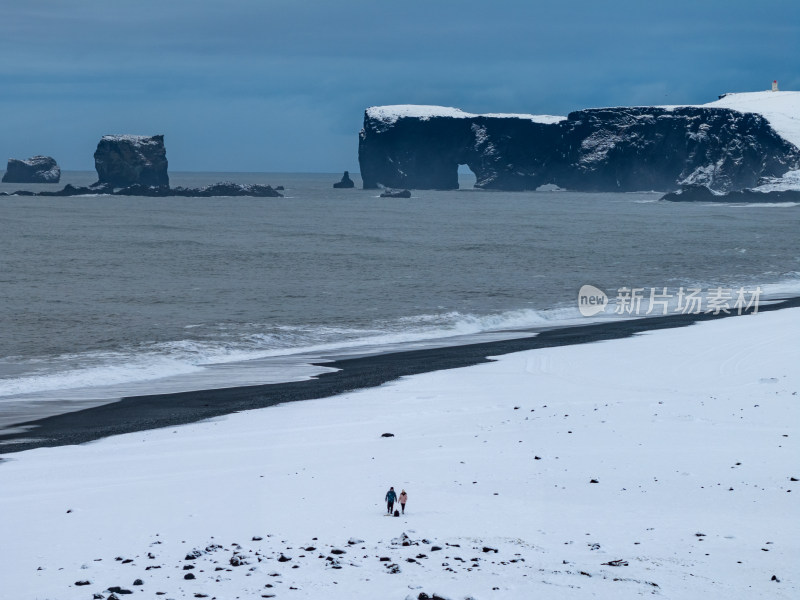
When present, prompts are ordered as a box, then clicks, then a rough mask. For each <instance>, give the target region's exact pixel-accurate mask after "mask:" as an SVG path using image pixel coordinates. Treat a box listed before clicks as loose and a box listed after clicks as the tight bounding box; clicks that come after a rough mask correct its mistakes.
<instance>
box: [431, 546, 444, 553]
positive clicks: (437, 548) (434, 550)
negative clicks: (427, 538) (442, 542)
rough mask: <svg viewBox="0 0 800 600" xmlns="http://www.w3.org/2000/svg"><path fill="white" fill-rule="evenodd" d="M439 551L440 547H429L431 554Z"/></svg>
mask: <svg viewBox="0 0 800 600" xmlns="http://www.w3.org/2000/svg"><path fill="white" fill-rule="evenodd" d="M441 549H442V547H441V546H431V552H438V551H439V550H441Z"/></svg>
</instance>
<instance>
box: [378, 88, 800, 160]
mask: <svg viewBox="0 0 800 600" xmlns="http://www.w3.org/2000/svg"><path fill="white" fill-rule="evenodd" d="M681 106H704V107H709V108H730V109H733V110H738V111H740V112H744V113H758V114H760V115H762V116H763V117H764V118H765V119H767V121H769V123H770V125H772V128H773V129H774V130H775V131H776V132H777V133H778V134H779V135H781V136H782V137H783V138H785V139H786V140H788V141H789V142H791V143H792V144H794V145H795V146H797V147H798V148H800V92H773V91H764V92H744V93H737V94H727V95H726V96H725V97H724V98H721V99H719V100H715V101H714V102H709V103H707V104H686V105H678V106H661V107H658V108H666V109H674V108H680V107H681ZM367 116H368V117H370V118H371V119H377V120H380V121H383V122H384V123H387V124H393V123H395V122H396V121H397V120H398V119H400V118H403V117H412V118H418V119H422V120H428V119H430V118H431V117H454V118H457V119H469V118H472V117H495V118H508V119H529V120H531V121H533V122H534V123H558V122H560V121H564V120H565V119H566V117H561V116H554V115H528V114H511V113H509V114H506V113H487V114H473V113H468V112H464V111H463V110H461V109H459V108H451V107H447V106H427V105H420V104H396V105H391V106H371V107H369V108H368V109H367Z"/></svg>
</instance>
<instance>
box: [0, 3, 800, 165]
mask: <svg viewBox="0 0 800 600" xmlns="http://www.w3.org/2000/svg"><path fill="white" fill-rule="evenodd" d="M543 4H545V3H541V2H530V0H518V1H505V2H504V1H497V2H493V3H487V2H467V1H460V2H453V1H438V2H421V1H418V0H410V1H405V2H393V3H388V2H377V1H375V0H372V1H369V2H368V1H351V0H343V1H341V2H330V1H327V2H321V1H316V0H307V1H305V2H291V1H288V0H269V1H265V0H239V1H236V0H234V1H229V2H219V1H213V2H212V1H205V0H191V1H189V0H177V1H176V0H173V1H170V2H163V1H156V0H139V1H137V2H129V3H121V2H120V3H118V2H108V1H107V0H104V1H100V0H83V1H81V2H75V3H68V2H63V0H26V1H25V2H14V3H6V4H5V5H4V6H3V8H2V14H0V19H2V20H0V78H2V90H0V161H3V164H2V165H0V168H3V167H4V166H5V165H4V161H5V159H6V158H8V157H15V158H27V157H28V156H31V155H34V154H46V155H51V156H53V157H54V158H56V160H57V161H58V163H59V164H60V165H61V167H62V168H64V169H79V170H82V169H85V170H89V169H93V167H94V162H93V159H92V154H93V152H94V149H95V147H96V144H97V141H98V140H99V139H100V137H101V136H102V135H103V134H109V133H133V134H155V133H163V134H165V136H166V137H165V141H166V146H167V157H168V159H169V163H170V169H171V170H192V171H322V172H341V171H343V170H345V169H348V170H350V171H358V161H357V148H358V138H357V134H358V131H359V129H360V128H361V125H362V119H363V111H364V109H365V108H366V107H368V106H370V105H380V104H438V105H444V106H456V107H459V108H462V109H464V110H466V111H470V112H513V113H537V114H538V113H544V114H551V115H558V114H562V115H566V114H567V113H568V112H570V111H572V110H577V109H581V108H587V107H592V106H617V105H635V104H645V105H649V104H689V103H691V104H695V103H704V102H709V101H711V100H714V99H715V98H716V97H717V96H718V95H719V94H721V93H724V92H731V91H755V90H761V89H768V88H769V86H770V84H771V82H772V80H773V79H777V80H778V82H779V85H780V87H781V89H795V90H796V89H800V2H797V1H796V0H763V1H762V2H752V1H750V0H724V1H722V0H711V1H703V2H697V1H696V0H694V1H691V2H690V1H686V0H675V1H672V2H658V3H651V2H642V1H641V0H621V1H617V2H611V3H609V2H598V1H596V0H594V1H584V0H576V1H571V2H570V1H567V2H559V3H546V4H547V5H546V6H541V5H543Z"/></svg>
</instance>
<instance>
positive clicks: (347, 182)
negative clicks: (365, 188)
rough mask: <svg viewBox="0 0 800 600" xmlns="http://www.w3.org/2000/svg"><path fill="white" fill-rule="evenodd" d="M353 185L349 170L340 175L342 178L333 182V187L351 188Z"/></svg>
mask: <svg viewBox="0 0 800 600" xmlns="http://www.w3.org/2000/svg"><path fill="white" fill-rule="evenodd" d="M355 186H356V184H355V183H353V180H352V179H350V171H345V172H344V175H342V180H341V181H337V182H336V183H334V184H333V187H335V188H352V187H355Z"/></svg>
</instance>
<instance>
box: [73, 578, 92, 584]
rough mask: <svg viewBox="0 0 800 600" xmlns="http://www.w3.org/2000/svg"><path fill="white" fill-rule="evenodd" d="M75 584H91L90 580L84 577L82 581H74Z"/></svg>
mask: <svg viewBox="0 0 800 600" xmlns="http://www.w3.org/2000/svg"><path fill="white" fill-rule="evenodd" d="M75 585H92V582H91V581H87V580H85V579H84V580H82V581H76V582H75Z"/></svg>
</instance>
